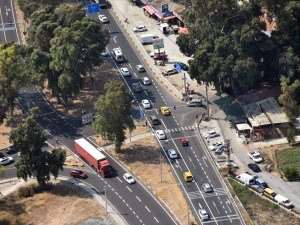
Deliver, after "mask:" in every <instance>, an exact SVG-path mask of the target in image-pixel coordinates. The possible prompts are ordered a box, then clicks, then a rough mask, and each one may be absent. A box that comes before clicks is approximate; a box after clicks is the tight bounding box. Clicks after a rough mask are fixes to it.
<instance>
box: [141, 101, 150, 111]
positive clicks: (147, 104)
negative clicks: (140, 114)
mask: <svg viewBox="0 0 300 225" xmlns="http://www.w3.org/2000/svg"><path fill="white" fill-rule="evenodd" d="M142 105H143V107H144V108H145V109H151V103H150V101H149V100H148V99H143V100H142Z"/></svg>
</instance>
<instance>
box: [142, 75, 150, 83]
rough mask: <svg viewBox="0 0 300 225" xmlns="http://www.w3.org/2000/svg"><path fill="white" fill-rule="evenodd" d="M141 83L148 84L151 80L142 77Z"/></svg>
mask: <svg viewBox="0 0 300 225" xmlns="http://www.w3.org/2000/svg"><path fill="white" fill-rule="evenodd" d="M142 82H143V85H150V84H151V80H150V79H149V78H148V77H142Z"/></svg>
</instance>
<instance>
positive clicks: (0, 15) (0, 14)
mask: <svg viewBox="0 0 300 225" xmlns="http://www.w3.org/2000/svg"><path fill="white" fill-rule="evenodd" d="M0 17H1V23H2V27H4V23H3V18H2V11H1V7H0ZM3 34H4V38H5V42H7V39H6V33H5V31H3Z"/></svg>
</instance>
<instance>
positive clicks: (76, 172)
mask: <svg viewBox="0 0 300 225" xmlns="http://www.w3.org/2000/svg"><path fill="white" fill-rule="evenodd" d="M70 176H71V177H74V178H81V179H86V178H88V175H87V173H85V172H83V171H82V170H72V171H71V172H70Z"/></svg>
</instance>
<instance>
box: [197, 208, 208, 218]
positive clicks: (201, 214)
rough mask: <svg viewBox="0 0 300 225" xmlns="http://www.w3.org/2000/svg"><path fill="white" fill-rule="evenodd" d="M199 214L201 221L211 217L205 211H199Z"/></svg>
mask: <svg viewBox="0 0 300 225" xmlns="http://www.w3.org/2000/svg"><path fill="white" fill-rule="evenodd" d="M198 213H199V216H200V218H201V220H208V219H209V215H208V213H207V212H206V210H205V209H199V210H198Z"/></svg>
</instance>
